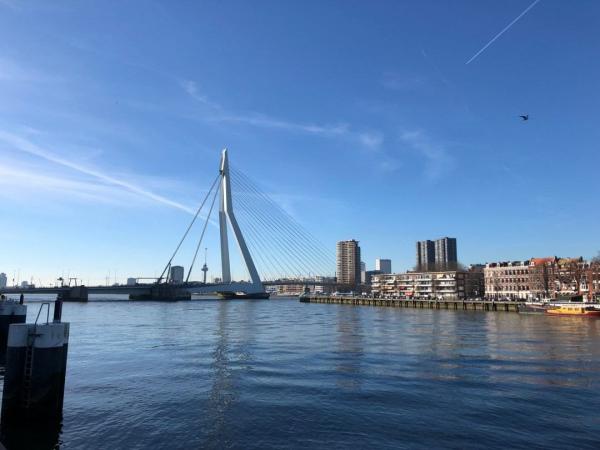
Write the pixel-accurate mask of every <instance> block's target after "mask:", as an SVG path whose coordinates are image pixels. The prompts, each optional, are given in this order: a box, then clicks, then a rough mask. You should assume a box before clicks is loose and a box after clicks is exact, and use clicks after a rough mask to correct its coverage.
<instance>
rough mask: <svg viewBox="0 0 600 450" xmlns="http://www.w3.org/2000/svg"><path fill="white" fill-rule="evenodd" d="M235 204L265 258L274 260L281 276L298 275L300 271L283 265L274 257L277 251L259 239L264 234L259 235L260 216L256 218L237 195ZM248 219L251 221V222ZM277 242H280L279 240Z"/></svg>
mask: <svg viewBox="0 0 600 450" xmlns="http://www.w3.org/2000/svg"><path fill="white" fill-rule="evenodd" d="M236 202H238V204H239V205H240V211H241V212H242V213H243V216H244V217H247V218H248V222H246V224H247V225H248V228H249V231H251V233H250V234H251V235H252V236H253V237H255V238H256V240H257V241H258V242H259V243H260V244H261V245H260V247H261V248H262V249H265V255H266V256H267V258H268V257H269V256H268V255H270V256H271V257H272V258H273V259H274V260H275V262H276V265H277V266H279V270H281V274H285V273H286V272H288V273H289V274H290V275H300V274H301V271H298V270H297V268H294V267H292V266H290V265H289V264H288V263H287V262H286V260H285V259H284V262H283V263H282V262H281V261H280V260H279V258H278V257H277V256H276V255H277V251H275V249H273V248H272V249H271V250H269V248H268V247H269V244H268V243H267V241H265V240H263V238H262V237H261V236H262V234H264V233H261V232H260V231H259V225H258V222H261V223H264V222H263V220H262V219H261V218H260V216H258V215H257V214H255V213H254V212H253V211H252V207H251V206H249V205H248V204H247V203H246V200H245V199H243V197H241V196H239V195H238V196H237V197H236ZM250 219H252V221H251V220H250ZM277 240H278V241H280V240H279V239H277ZM263 246H264V247H263ZM283 266H286V267H287V269H285V268H284V267H283ZM275 273H276V272H275Z"/></svg>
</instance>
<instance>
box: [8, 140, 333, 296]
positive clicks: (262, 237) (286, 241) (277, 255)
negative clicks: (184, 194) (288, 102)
mask: <svg viewBox="0 0 600 450" xmlns="http://www.w3.org/2000/svg"><path fill="white" fill-rule="evenodd" d="M234 173H235V177H234V178H233V179H232V177H231V174H232V172H231V170H230V167H229V160H228V156H227V150H223V152H222V154H221V161H220V165H219V173H218V175H217V177H216V178H215V180H214V181H213V183H212V186H211V187H210V189H209V191H208V193H207V194H206V197H205V198H204V200H203V201H202V203H201V205H200V207H199V208H198V210H197V211H196V214H195V216H194V218H193V219H192V221H191V223H190V224H189V226H188V228H187V230H186V231H185V233H184V235H183V237H182V238H181V240H180V242H179V244H178V245H177V247H176V248H175V251H174V252H173V254H172V255H171V258H170V259H169V261H168V262H167V264H166V266H165V268H164V270H163V271H162V273H161V275H160V277H159V278H158V279H157V281H156V282H155V283H143V284H135V285H129V284H128V285H112V286H81V285H80V286H70V285H69V286H64V285H61V286H55V287H26V286H24V287H17V286H15V287H6V288H0V293H3V294H27V295H31V294H56V295H58V296H59V297H60V298H63V299H64V300H87V298H88V295H89V294H126V295H130V297H131V298H139V299H157V300H158V299H167V300H168V299H173V300H176V299H180V298H181V299H183V298H189V296H190V295H191V294H219V295H223V296H226V297H251V298H266V297H268V294H267V293H266V292H265V291H266V290H265V286H274V285H275V286H290V285H294V286H296V285H305V286H337V284H336V283H335V281H332V278H331V277H323V278H324V279H323V280H320V279H319V278H316V277H310V276H306V275H307V274H310V273H312V274H315V273H322V274H326V272H328V271H330V270H331V269H333V267H334V266H333V260H332V258H331V259H330V255H329V252H328V251H326V250H323V248H322V247H321V246H320V245H318V243H317V242H316V239H314V237H312V236H311V235H310V234H309V233H308V232H307V231H306V230H304V229H303V228H302V227H301V226H300V225H299V224H298V223H297V222H295V220H294V219H293V218H292V217H291V216H290V215H289V214H288V213H286V212H285V211H283V209H282V208H281V207H279V206H278V205H277V204H276V203H275V202H273V201H272V200H271V199H270V198H269V197H268V196H267V195H266V194H264V193H263V192H261V191H260V190H259V189H258V188H257V187H256V186H255V185H254V184H253V183H252V181H251V180H250V179H249V178H248V177H246V176H245V175H244V174H243V173H242V172H239V171H234ZM232 181H233V183H234V184H235V185H236V186H237V187H238V188H239V190H240V191H241V192H239V194H240V195H239V196H238V197H237V198H236V205H237V206H239V209H240V211H241V212H242V216H243V219H245V223H244V225H246V226H245V230H246V232H248V234H249V236H250V238H251V239H250V241H247V240H246V238H245V236H244V234H243V233H242V228H241V226H240V223H239V222H238V219H237V217H236V215H235V213H234V208H233V205H234V201H233V195H232ZM217 196H218V197H219V236H220V255H221V280H222V281H220V282H219V283H207V282H206V272H207V270H208V268H207V266H206V261H205V264H204V267H202V271H203V272H204V281H203V282H198V281H190V275H191V273H192V269H193V267H194V263H195V262H196V258H197V256H198V252H199V250H200V247H201V244H202V241H203V238H204V235H205V232H206V228H207V225H208V222H209V220H210V216H211V213H212V211H213V207H214V204H215V201H216V198H217ZM209 199H211V203H210V209H209V211H208V213H206V214H205V221H204V225H203V227H202V233H201V235H200V239H199V241H198V243H197V246H196V249H195V253H194V257H193V260H192V262H191V265H190V267H189V270H188V272H187V276H186V277H185V280H174V279H173V277H172V275H171V274H172V268H173V267H174V266H173V261H174V259H175V257H176V255H177V254H178V251H179V249H180V247H181V245H182V244H183V242H184V240H185V239H186V237H187V236H188V234H189V232H190V230H191V229H192V226H193V225H194V223H195V221H196V220H197V218H198V217H199V215H200V212H201V211H202V210H203V207H204V205H205V204H207V201H208V200H209ZM228 228H230V229H231V230H232V231H233V235H234V237H235V240H236V242H237V244H238V247H239V249H240V253H241V256H242V260H243V262H244V265H245V266H246V269H247V272H248V275H249V278H250V281H248V282H246V281H233V280H232V277H231V268H230V258H229V241H228ZM248 244H250V247H249V245H248ZM251 250H252V252H251ZM253 254H255V255H258V257H259V259H260V262H261V268H262V273H263V279H267V278H268V279H269V281H263V280H262V279H261V276H260V275H259V271H258V270H257V266H256V265H255V262H254V259H253ZM277 275H279V276H277Z"/></svg>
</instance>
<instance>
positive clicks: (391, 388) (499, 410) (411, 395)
mask: <svg viewBox="0 0 600 450" xmlns="http://www.w3.org/2000/svg"><path fill="white" fill-rule="evenodd" d="M38 305H39V304H36V303H30V306H29V315H28V321H31V320H32V317H34V318H35V314H37V309H38ZM63 320H64V321H69V322H71V336H70V342H69V358H68V368H67V382H66V390H65V403H64V418H63V424H62V429H61V430H45V431H43V430H41V428H40V424H24V427H25V428H27V432H26V433H22V432H19V431H17V430H8V432H7V434H6V435H5V444H7V447H8V448H9V450H11V449H13V448H27V449H33V448H54V446H55V445H60V448H64V449H80V448H84V449H147V448H152V449H163V448H164V449H193V448H240V449H250V448H256V449H265V448H323V449H325V448H327V449H332V448H349V447H352V448H394V449H397V448H414V449H430V448H456V449H458V448H461V449H464V448H498V449H504V448H544V449H550V448H578V449H583V448H589V449H592V448H594V449H598V448H600V395H599V390H600V320H596V319H589V318H587V319H583V318H568V317H545V316H533V315H519V314H516V313H503V312H497V313H494V312H488V313H485V312H479V311H444V310H418V309H395V308H380V307H365V306H346V305H323V304H304V303H299V302H298V300H297V299H277V300H264V301H259V300H255V301H219V300H198V301H191V302H177V303H159V302H156V303H155V302H125V301H111V302H105V301H90V302H89V303H87V304H84V303H67V304H65V305H64V310H63ZM5 433H6V431H5ZM6 436H8V437H6Z"/></svg>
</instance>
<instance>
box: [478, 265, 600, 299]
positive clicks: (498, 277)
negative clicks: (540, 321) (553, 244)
mask: <svg viewBox="0 0 600 450" xmlns="http://www.w3.org/2000/svg"><path fill="white" fill-rule="evenodd" d="M598 272H600V267H598V266H596V265H594V264H591V263H588V262H586V261H584V259H583V258H581V257H579V258H558V257H556V256H550V257H544V258H531V259H529V260H527V261H512V262H510V261H504V262H495V263H488V264H486V267H485V269H484V274H485V292H486V296H487V297H488V298H493V299H511V300H525V299H531V298H537V299H543V298H557V297H561V296H569V295H576V294H583V295H588V296H589V297H592V296H593V295H594V293H596V292H598V289H599V288H600V276H599V275H598ZM590 287H591V292H590Z"/></svg>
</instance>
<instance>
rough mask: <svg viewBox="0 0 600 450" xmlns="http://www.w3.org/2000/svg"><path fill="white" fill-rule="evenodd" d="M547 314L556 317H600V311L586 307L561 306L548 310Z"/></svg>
mask: <svg viewBox="0 0 600 450" xmlns="http://www.w3.org/2000/svg"><path fill="white" fill-rule="evenodd" d="M546 314H551V315H556V316H592V317H600V309H596V308H595V307H593V306H585V305H581V304H579V305H566V304H565V305H559V306H551V307H549V308H548V309H546Z"/></svg>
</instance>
